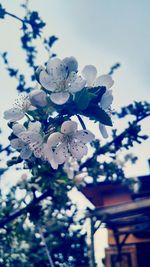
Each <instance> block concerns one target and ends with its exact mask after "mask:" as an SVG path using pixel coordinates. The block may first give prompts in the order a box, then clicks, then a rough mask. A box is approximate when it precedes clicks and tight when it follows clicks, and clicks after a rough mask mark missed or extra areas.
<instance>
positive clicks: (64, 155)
mask: <svg viewBox="0 0 150 267" xmlns="http://www.w3.org/2000/svg"><path fill="white" fill-rule="evenodd" d="M93 139H94V135H93V134H92V133H91V132H90V131H89V130H77V123H76V122H74V121H65V122H64V123H63V124H62V126H61V132H55V133H52V134H51V135H50V136H49V138H48V141H47V146H46V149H45V157H46V158H47V159H48V161H49V162H50V164H51V161H52V164H51V165H55V164H56V165H55V169H57V167H58V165H59V164H63V163H64V162H66V161H67V160H68V159H69V157H70V156H71V157H73V158H75V159H77V160H80V159H81V158H82V157H83V156H85V155H86V154H87V152H88V148H87V146H86V145H85V144H86V143H88V142H91V141H92V140H93Z"/></svg>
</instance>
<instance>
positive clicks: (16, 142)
mask: <svg viewBox="0 0 150 267" xmlns="http://www.w3.org/2000/svg"><path fill="white" fill-rule="evenodd" d="M10 145H11V146H12V147H13V148H15V149H19V150H20V149H22V148H23V147H24V143H23V142H22V140H21V139H19V138H14V139H12V140H11V141H10Z"/></svg>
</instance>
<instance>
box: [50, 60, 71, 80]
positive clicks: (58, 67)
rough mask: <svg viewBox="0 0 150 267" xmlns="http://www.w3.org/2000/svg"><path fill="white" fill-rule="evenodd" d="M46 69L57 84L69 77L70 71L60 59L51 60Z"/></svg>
mask: <svg viewBox="0 0 150 267" xmlns="http://www.w3.org/2000/svg"><path fill="white" fill-rule="evenodd" d="M46 69H47V72H48V73H49V75H50V76H51V77H52V78H53V79H54V80H56V81H57V82H60V81H63V80H64V79H66V78H67V76H68V69H67V68H66V65H65V64H63V61H62V60H60V59H59V58H53V59H49V61H48V62H47V67H46Z"/></svg>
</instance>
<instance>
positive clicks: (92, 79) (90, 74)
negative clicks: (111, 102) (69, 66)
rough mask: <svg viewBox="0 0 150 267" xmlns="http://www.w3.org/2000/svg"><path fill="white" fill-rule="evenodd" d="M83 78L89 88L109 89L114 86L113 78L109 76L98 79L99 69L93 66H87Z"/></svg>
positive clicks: (105, 75) (83, 71)
mask: <svg viewBox="0 0 150 267" xmlns="http://www.w3.org/2000/svg"><path fill="white" fill-rule="evenodd" d="M82 76H83V77H84V79H85V80H86V85H87V86H88V87H96V86H105V87H106V89H109V88H111V87H112V86H113V84H114V81H113V79H112V77H111V76H110V75H108V74H104V75H101V76H98V77H97V69H96V68H95V67H94V66H93V65H86V66H85V67H84V68H83V70H82Z"/></svg>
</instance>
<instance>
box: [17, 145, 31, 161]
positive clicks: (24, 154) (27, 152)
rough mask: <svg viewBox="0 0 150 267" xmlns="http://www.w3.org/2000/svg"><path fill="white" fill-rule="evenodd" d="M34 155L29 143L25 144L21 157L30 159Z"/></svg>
mask: <svg viewBox="0 0 150 267" xmlns="http://www.w3.org/2000/svg"><path fill="white" fill-rule="evenodd" d="M31 155H32V151H31V150H30V148H29V147H28V145H26V146H24V147H23V148H22V150H21V152H20V157H21V158H22V159H28V158H30V157H31Z"/></svg>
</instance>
